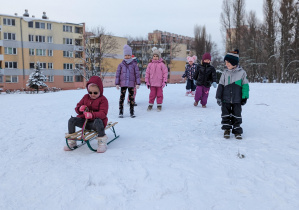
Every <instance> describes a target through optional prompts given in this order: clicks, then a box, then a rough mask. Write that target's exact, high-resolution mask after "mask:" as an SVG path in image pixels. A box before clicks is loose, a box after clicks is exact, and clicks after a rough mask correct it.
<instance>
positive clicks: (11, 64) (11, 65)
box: [5, 62, 18, 69]
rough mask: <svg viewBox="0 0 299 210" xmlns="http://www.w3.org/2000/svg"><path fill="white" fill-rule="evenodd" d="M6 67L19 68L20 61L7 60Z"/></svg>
mask: <svg viewBox="0 0 299 210" xmlns="http://www.w3.org/2000/svg"><path fill="white" fill-rule="evenodd" d="M5 68H6V69H17V68H18V62H5Z"/></svg>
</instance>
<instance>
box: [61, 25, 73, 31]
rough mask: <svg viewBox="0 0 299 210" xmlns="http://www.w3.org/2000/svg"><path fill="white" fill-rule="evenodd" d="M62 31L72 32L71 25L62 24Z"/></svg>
mask: <svg viewBox="0 0 299 210" xmlns="http://www.w3.org/2000/svg"><path fill="white" fill-rule="evenodd" d="M63 31H64V32H73V27H72V26H67V25H63Z"/></svg>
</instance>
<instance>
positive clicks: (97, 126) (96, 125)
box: [86, 118, 105, 137]
mask: <svg viewBox="0 0 299 210" xmlns="http://www.w3.org/2000/svg"><path fill="white" fill-rule="evenodd" d="M86 128H87V129H90V130H95V131H96V132H97V133H98V137H102V136H105V127H104V123H103V121H102V120H101V119H99V118H96V119H95V120H93V121H87V125H86Z"/></svg>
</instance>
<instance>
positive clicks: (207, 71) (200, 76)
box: [193, 64, 217, 87]
mask: <svg viewBox="0 0 299 210" xmlns="http://www.w3.org/2000/svg"><path fill="white" fill-rule="evenodd" d="M193 78H194V80H196V85H197V86H202V85H203V86H205V87H211V84H212V83H213V82H216V79H217V76H216V70H215V68H214V66H212V65H210V64H204V65H202V64H200V65H197V68H196V71H195V73H194V76H193Z"/></svg>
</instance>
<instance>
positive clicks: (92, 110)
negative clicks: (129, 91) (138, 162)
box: [64, 76, 108, 153]
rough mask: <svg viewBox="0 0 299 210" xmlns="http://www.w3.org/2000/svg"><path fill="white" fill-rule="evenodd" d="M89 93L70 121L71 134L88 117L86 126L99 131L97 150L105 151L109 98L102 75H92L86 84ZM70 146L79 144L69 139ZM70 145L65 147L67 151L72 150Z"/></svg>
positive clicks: (88, 128) (78, 105)
mask: <svg viewBox="0 0 299 210" xmlns="http://www.w3.org/2000/svg"><path fill="white" fill-rule="evenodd" d="M86 89H87V91H88V94H85V95H84V96H83V98H82V99H81V100H80V101H79V103H78V104H77V106H76V108H75V111H76V113H77V114H78V115H77V117H71V118H70V119H69V122H68V131H69V134H71V133H75V132H76V126H77V127H80V128H82V127H83V124H84V122H85V120H86V119H88V121H87V123H86V126H85V128H86V129H87V130H95V131H96V132H97V133H98V137H96V139H97V140H98V149H97V152H99V153H103V152H105V151H106V150H107V139H108V137H107V136H106V134H105V127H106V125H107V122H108V118H107V114H108V100H107V99H106V97H105V96H104V95H103V91H104V89H103V83H102V80H101V78H100V77H98V76H92V77H91V78H90V79H89V81H88V82H87V84H86ZM68 145H69V147H70V148H74V147H75V146H76V145H77V142H76V141H75V140H68ZM69 147H68V146H65V147H64V150H65V151H71V149H70V148H69Z"/></svg>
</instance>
